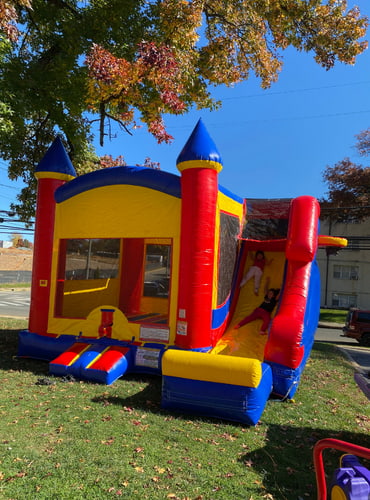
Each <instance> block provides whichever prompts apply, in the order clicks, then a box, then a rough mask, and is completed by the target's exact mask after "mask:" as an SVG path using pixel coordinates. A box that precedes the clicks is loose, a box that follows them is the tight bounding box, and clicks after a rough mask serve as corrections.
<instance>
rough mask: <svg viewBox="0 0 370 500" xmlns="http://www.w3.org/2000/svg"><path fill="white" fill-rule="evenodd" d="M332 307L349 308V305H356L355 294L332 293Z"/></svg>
mask: <svg viewBox="0 0 370 500" xmlns="http://www.w3.org/2000/svg"><path fill="white" fill-rule="evenodd" d="M331 303H332V306H333V307H342V308H343V309H349V308H350V307H357V295H354V294H346V293H333V294H332V298H331Z"/></svg>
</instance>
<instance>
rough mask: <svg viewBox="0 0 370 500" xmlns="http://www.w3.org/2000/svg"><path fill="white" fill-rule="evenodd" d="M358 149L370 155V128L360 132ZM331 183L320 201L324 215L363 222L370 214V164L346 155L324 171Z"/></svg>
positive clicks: (325, 216) (331, 218)
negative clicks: (354, 160) (367, 164)
mask: <svg viewBox="0 0 370 500" xmlns="http://www.w3.org/2000/svg"><path fill="white" fill-rule="evenodd" d="M356 139H357V142H356V150H357V152H358V153H359V155H360V156H362V157H369V156H370V128H368V129H366V130H363V131H362V132H360V133H359V134H358V135H356ZM323 178H324V182H325V183H326V184H327V186H328V192H327V196H326V198H323V199H322V200H320V203H321V213H322V217H324V218H328V219H330V220H331V221H335V222H348V221H361V220H363V219H365V218H368V217H370V167H369V166H366V165H362V164H358V163H354V162H353V161H352V160H351V159H350V158H344V159H343V160H341V161H339V162H338V163H336V164H335V165H334V166H332V167H331V166H327V167H326V169H325V171H324V174H323Z"/></svg>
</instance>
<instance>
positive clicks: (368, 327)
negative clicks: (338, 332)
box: [343, 309, 370, 347]
mask: <svg viewBox="0 0 370 500" xmlns="http://www.w3.org/2000/svg"><path fill="white" fill-rule="evenodd" d="M343 335H344V336H345V337H350V338H352V339H356V340H357V341H358V342H359V344H360V345H363V346H365V347H370V311H365V310H362V309H350V310H349V311H348V314H347V318H346V322H345V325H344V327H343Z"/></svg>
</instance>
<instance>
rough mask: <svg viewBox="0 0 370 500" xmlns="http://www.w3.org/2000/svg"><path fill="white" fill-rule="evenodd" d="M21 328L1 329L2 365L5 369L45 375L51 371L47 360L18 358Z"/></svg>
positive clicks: (0, 363) (0, 348)
mask: <svg viewBox="0 0 370 500" xmlns="http://www.w3.org/2000/svg"><path fill="white" fill-rule="evenodd" d="M18 333H19V330H0V367H1V369H2V370H4V371H8V370H19V371H24V372H30V373H33V374H35V375H40V376H45V375H47V374H48V372H49V364H48V362H47V361H41V360H35V359H31V358H18V357H17V354H18Z"/></svg>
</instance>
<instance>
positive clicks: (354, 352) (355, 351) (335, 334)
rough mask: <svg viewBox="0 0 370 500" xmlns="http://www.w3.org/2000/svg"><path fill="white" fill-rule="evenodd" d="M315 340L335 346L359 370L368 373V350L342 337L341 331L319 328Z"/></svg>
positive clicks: (369, 366) (369, 351) (369, 355)
mask: <svg viewBox="0 0 370 500" xmlns="http://www.w3.org/2000/svg"><path fill="white" fill-rule="evenodd" d="M315 340H317V341H322V342H328V343H333V344H335V345H337V346H338V347H340V349H341V350H342V351H344V352H345V353H346V354H347V356H350V357H351V358H352V359H353V361H354V362H355V363H357V364H358V365H359V367H360V369H361V370H363V371H364V372H366V373H369V372H370V349H369V348H368V347H361V346H360V344H359V343H358V342H357V341H356V340H354V339H350V338H348V337H342V330H341V329H339V328H323V327H319V328H318V329H317V331H316V334H315Z"/></svg>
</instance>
